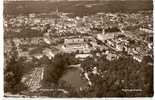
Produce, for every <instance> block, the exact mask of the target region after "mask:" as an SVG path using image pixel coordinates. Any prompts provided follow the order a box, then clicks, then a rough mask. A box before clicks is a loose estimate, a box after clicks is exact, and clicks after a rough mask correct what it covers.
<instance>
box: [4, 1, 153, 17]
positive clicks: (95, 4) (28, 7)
mask: <svg viewBox="0 0 155 100" xmlns="http://www.w3.org/2000/svg"><path fill="white" fill-rule="evenodd" d="M56 5H57V6H58V8H59V11H61V12H66V13H73V14H74V15H78V16H83V15H90V14H94V13H97V12H126V13H131V12H137V11H147V10H153V1H152V0H125V1H118V0H104V1H102V2H101V1H100V0H97V1H70V2H66V0H65V1H61V2H58V3H57V2H48V1H9V2H5V3H4V15H8V14H9V15H19V14H29V13H49V12H53V11H56Z"/></svg>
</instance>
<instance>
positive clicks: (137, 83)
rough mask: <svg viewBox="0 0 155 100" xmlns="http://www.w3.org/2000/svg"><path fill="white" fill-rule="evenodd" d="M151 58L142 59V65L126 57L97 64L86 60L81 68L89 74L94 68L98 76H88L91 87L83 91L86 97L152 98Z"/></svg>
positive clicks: (102, 58)
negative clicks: (96, 69)
mask: <svg viewBox="0 0 155 100" xmlns="http://www.w3.org/2000/svg"><path fill="white" fill-rule="evenodd" d="M148 63H152V58H150V57H144V59H143V61H142V63H139V62H137V61H136V60H134V59H132V57H130V56H127V57H125V58H124V57H123V58H120V59H118V60H114V61H108V60H106V58H105V57H101V58H98V59H97V62H95V61H93V59H90V58H88V59H87V60H86V61H85V62H84V63H83V64H82V67H83V68H84V69H85V70H86V71H87V72H90V70H91V69H92V68H91V67H94V66H96V67H97V68H98V71H99V73H100V75H93V74H89V77H90V79H91V81H92V82H93V86H92V87H91V88H89V89H88V90H85V95H84V96H86V97H109V96H110V97H111V96H112V97H115V96H118V97H122V96H133V97H135V96H152V95H153V86H152V85H153V82H152V80H153V65H148ZM122 89H140V90H142V91H138V92H137V91H133V92H129V91H127V92H125V91H123V90H122Z"/></svg>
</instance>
